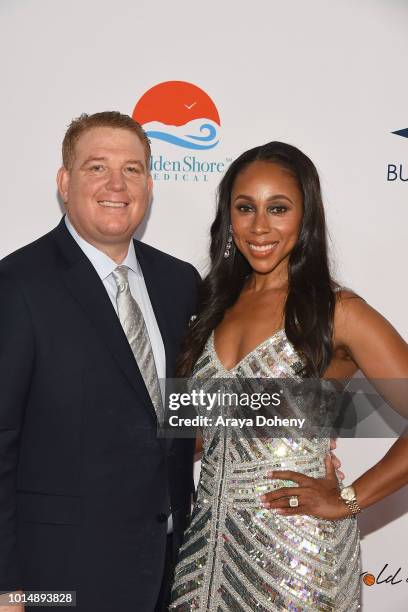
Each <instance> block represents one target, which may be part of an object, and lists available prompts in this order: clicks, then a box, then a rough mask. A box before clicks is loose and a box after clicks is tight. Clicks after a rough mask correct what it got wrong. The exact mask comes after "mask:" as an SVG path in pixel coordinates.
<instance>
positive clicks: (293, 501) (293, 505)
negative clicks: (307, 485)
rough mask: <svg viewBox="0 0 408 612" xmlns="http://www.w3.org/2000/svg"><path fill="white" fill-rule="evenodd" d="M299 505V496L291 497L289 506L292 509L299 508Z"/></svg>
mask: <svg viewBox="0 0 408 612" xmlns="http://www.w3.org/2000/svg"><path fill="white" fill-rule="evenodd" d="M298 505H299V497H298V496H297V495H291V496H290V497H289V506H290V507H291V508H297V507H298Z"/></svg>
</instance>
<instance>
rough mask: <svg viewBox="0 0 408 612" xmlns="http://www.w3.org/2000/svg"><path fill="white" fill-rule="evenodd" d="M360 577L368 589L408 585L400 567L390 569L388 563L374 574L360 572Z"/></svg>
mask: <svg viewBox="0 0 408 612" xmlns="http://www.w3.org/2000/svg"><path fill="white" fill-rule="evenodd" d="M360 577H361V580H362V582H363V583H364V584H365V585H366V586H369V587H372V586H375V585H377V584H384V585H386V584H387V585H390V586H395V585H397V584H401V583H408V577H407V574H406V572H404V570H403V569H402V567H392V566H391V565H390V564H388V563H385V564H384V566H383V567H382V568H381V569H380V570H379V571H378V572H376V573H375V574H374V573H372V572H362V573H361V574H360Z"/></svg>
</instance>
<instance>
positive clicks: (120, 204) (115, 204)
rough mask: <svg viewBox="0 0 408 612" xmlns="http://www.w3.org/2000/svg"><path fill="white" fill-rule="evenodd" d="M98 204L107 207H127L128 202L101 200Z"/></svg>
mask: <svg viewBox="0 0 408 612" xmlns="http://www.w3.org/2000/svg"><path fill="white" fill-rule="evenodd" d="M98 204H100V205H101V206H104V207H105V208H125V207H126V206H127V205H128V203H127V202H111V201H110V200H100V201H98Z"/></svg>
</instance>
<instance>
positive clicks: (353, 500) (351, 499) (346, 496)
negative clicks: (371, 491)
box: [340, 486, 361, 516]
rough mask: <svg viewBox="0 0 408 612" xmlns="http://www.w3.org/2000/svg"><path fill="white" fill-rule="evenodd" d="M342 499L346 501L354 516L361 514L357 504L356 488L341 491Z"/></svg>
mask: <svg viewBox="0 0 408 612" xmlns="http://www.w3.org/2000/svg"><path fill="white" fill-rule="evenodd" d="M340 499H342V500H343V501H344V503H345V504H346V506H347V507H348V509H349V510H350V512H351V514H352V515H353V516H354V515H355V514H358V513H359V512H361V508H360V506H359V505H358V503H357V497H356V492H355V490H354V487H352V486H349V487H344V489H342V490H341V491H340Z"/></svg>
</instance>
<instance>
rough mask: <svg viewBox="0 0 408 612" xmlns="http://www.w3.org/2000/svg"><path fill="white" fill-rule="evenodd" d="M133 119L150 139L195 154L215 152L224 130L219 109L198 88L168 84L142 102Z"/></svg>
mask: <svg viewBox="0 0 408 612" xmlns="http://www.w3.org/2000/svg"><path fill="white" fill-rule="evenodd" d="M132 118H133V119H134V120H135V121H137V122H138V123H140V124H141V125H143V127H144V129H145V131H146V134H147V136H148V137H149V138H150V139H151V140H152V139H157V140H161V141H164V142H167V143H170V144H172V145H175V146H177V147H183V148H186V149H191V150H193V151H205V150H208V149H213V148H214V147H216V146H217V144H218V142H219V131H220V127H221V121H220V116H219V114H218V110H217V107H216V106H215V104H214V102H213V101H212V100H211V98H210V96H209V95H208V94H207V93H206V92H205V91H204V90H203V89H200V87H197V85H193V84H192V83H187V82H185V81H165V82H164V83H159V84H158V85H155V86H154V87H152V88H151V89H149V90H148V91H146V93H145V94H143V96H142V97H141V98H140V100H139V101H138V102H137V103H136V106H135V108H134V110H133V113H132Z"/></svg>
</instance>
